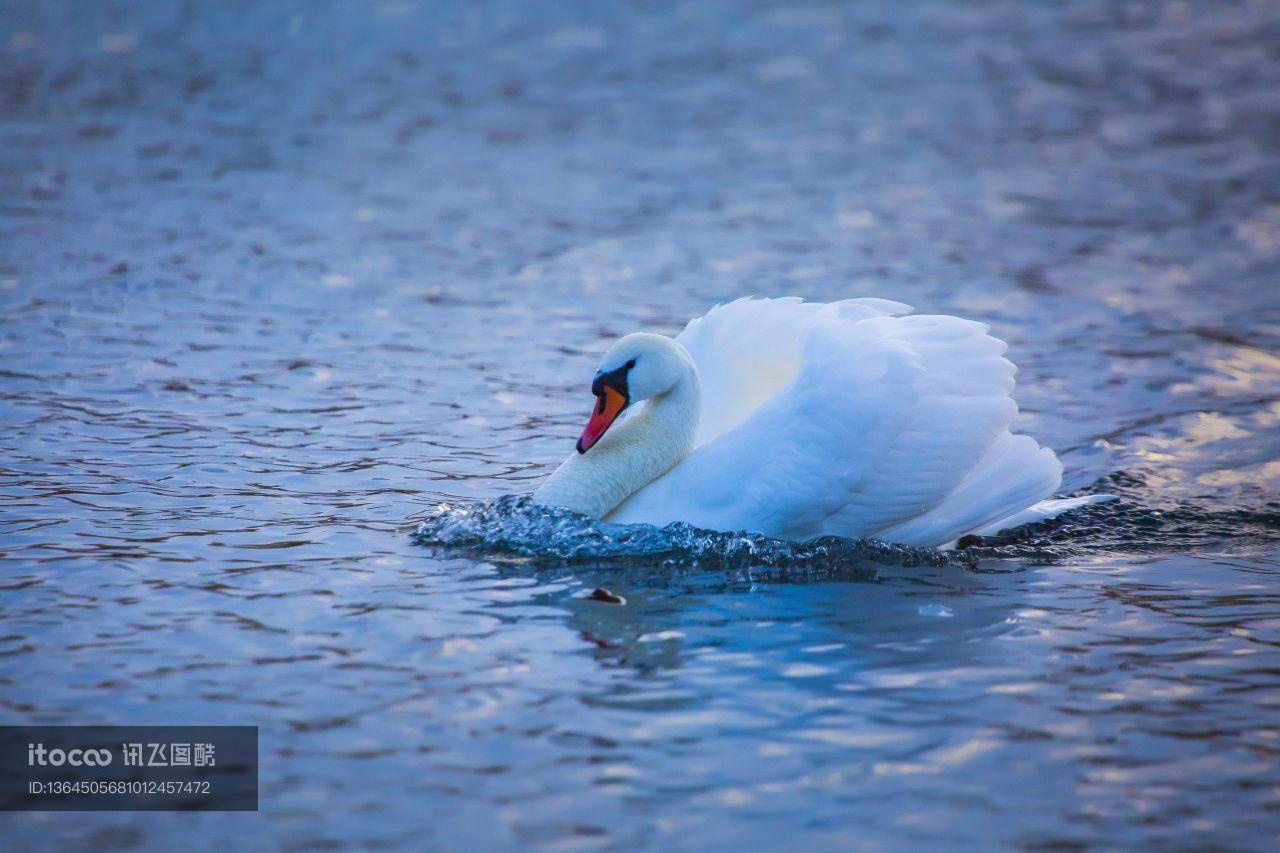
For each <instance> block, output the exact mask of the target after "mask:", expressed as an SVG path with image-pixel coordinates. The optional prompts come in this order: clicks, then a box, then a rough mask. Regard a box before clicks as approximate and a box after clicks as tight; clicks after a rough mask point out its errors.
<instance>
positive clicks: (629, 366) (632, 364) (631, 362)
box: [627, 358, 636, 370]
mask: <svg viewBox="0 0 1280 853" xmlns="http://www.w3.org/2000/svg"><path fill="white" fill-rule="evenodd" d="M635 366H636V360H635V359H634V358H633V359H631V360H630V361H628V362H627V369H628V370H630V369H631V368H633V367H635Z"/></svg>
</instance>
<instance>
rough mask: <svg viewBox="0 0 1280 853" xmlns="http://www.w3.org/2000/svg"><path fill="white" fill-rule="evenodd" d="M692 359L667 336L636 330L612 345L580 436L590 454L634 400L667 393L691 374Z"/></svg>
mask: <svg viewBox="0 0 1280 853" xmlns="http://www.w3.org/2000/svg"><path fill="white" fill-rule="evenodd" d="M691 367H692V360H691V359H690V358H689V353H688V352H686V351H685V349H684V347H682V346H680V344H678V343H676V342H675V341H674V340H672V339H671V338H668V337H667V336H666V335H655V334H652V333H650V332H636V333H634V334H630V335H627V336H626V337H624V338H620V339H619V340H618V342H617V343H616V344H614V345H613V346H611V347H609V351H608V352H606V353H605V354H604V358H603V359H601V361H600V369H599V370H597V371H596V375H595V379H593V380H592V382H591V393H592V394H595V395H596V407H595V409H594V410H593V411H592V413H591V419H590V420H589V421H587V426H586V429H584V430H583V431H582V436H581V437H580V438H579V439H578V452H579V453H586V452H587V451H588V450H590V449H591V448H592V446H593V445H594V444H595V443H596V442H597V441H599V440H600V438H601V437H602V436H603V435H604V434H605V432H606V431H607V430H608V429H609V427H610V426H612V425H613V422H614V421H615V420H617V418H618V415H620V414H622V412H623V410H624V409H626V408H627V406H630V405H631V404H632V403H638V402H640V401H641V400H647V399H649V398H650V397H657V396H659V395H661V394H665V393H667V392H668V391H670V390H671V389H672V388H674V387H675V386H676V385H677V384H678V383H679V382H680V381H681V380H682V379H684V377H685V376H686V375H687V374H688V373H689V371H690V369H691Z"/></svg>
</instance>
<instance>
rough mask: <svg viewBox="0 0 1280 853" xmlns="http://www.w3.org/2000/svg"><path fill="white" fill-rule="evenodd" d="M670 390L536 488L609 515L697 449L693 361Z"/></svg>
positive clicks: (556, 502)
mask: <svg viewBox="0 0 1280 853" xmlns="http://www.w3.org/2000/svg"><path fill="white" fill-rule="evenodd" d="M687 366H688V371H687V373H686V374H685V375H684V376H683V377H682V378H681V379H680V380H679V381H678V382H676V384H675V385H674V386H673V387H672V388H671V390H670V391H667V392H666V393H665V394H659V395H657V396H656V397H652V398H650V399H649V400H647V401H646V402H645V403H644V408H642V409H641V410H640V411H638V412H635V413H634V414H632V415H631V416H630V417H628V418H626V419H625V420H623V421H622V422H621V423H618V424H617V425H615V426H614V427H613V429H611V430H610V431H609V432H608V433H606V434H605V436H604V438H602V439H600V441H599V442H597V444H596V445H595V447H593V448H591V449H590V450H588V451H587V452H586V453H581V454H579V453H574V454H572V455H571V456H570V457H569V458H568V459H566V460H565V461H564V462H562V463H561V464H560V467H559V468H557V469H556V470H555V472H554V473H553V474H552V475H551V476H550V477H548V478H547V480H546V482H544V483H543V484H542V485H541V486H539V487H538V489H537V490H536V491H535V492H534V493H533V499H534V500H535V501H537V502H538V503H541V504H544V505H547V506H562V507H566V508H568V509H571V510H573V511H574V512H580V513H582V514H583V515H589V516H591V517H593V518H604V517H605V516H606V515H608V514H609V513H610V512H611V511H613V510H614V509H615V508H616V507H617V506H618V505H619V504H621V503H622V502H623V501H624V500H626V499H627V498H629V497H631V495H632V494H634V493H635V492H637V491H639V490H640V489H642V488H644V487H645V486H647V485H648V484H649V483H651V482H653V481H654V480H656V479H657V478H658V477H661V476H662V475H663V474H665V473H667V472H668V471H670V470H671V469H672V468H674V467H675V466H676V465H677V464H679V463H680V461H681V460H683V459H684V458H685V457H686V456H688V455H689V453H690V451H692V450H693V435H694V432H695V431H696V430H697V428H698V417H699V415H700V413H701V408H702V385H701V382H700V381H699V379H698V370H697V368H696V367H694V365H693V363H692V361H689V363H688V365H687Z"/></svg>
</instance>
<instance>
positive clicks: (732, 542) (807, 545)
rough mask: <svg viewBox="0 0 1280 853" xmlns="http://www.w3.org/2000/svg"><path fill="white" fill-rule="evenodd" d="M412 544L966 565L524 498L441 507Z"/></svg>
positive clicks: (954, 557) (864, 545)
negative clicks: (607, 516)
mask: <svg viewBox="0 0 1280 853" xmlns="http://www.w3.org/2000/svg"><path fill="white" fill-rule="evenodd" d="M414 540H415V541H416V542H418V543H419V544H421V545H428V546H433V547H439V548H447V549H450V550H454V551H460V552H464V553H468V554H476V555H480V556H484V557H486V558H494V557H496V558H499V559H502V558H512V557H514V558H523V559H525V560H528V561H531V562H535V563H539V564H543V565H565V564H570V563H591V562H601V561H609V562H644V563H646V564H650V565H653V564H657V565H661V566H697V567H701V568H714V569H746V568H782V569H796V568H801V569H815V570H827V571H830V570H847V569H853V568H859V567H866V566H868V565H869V564H878V565H890V566H945V565H963V566H968V565H971V564H972V563H973V558H972V557H971V556H970V555H969V554H967V553H965V552H963V551H941V550H938V549H936V548H911V547H907V546H905V545H891V544H889V543H886V542H880V541H877V540H873V539H846V538H843V537H840V536H823V537H820V538H817V539H811V540H809V541H807V542H787V541H784V540H780V539H770V538H769V537H767V536H761V535H759V534H755V533H721V532H718V531H714V530H702V529H699V528H697V527H693V526H692V525H688V524H681V523H676V524H669V525H667V526H666V527H661V528H659V527H654V526H652V525H649V524H611V523H609V522H605V521H597V520H595V519H591V518H588V517H586V516H585V515H579V514H578V513H575V512H570V511H569V510H565V509H560V508H557V507H545V506H541V505H539V504H536V503H534V502H533V500H532V499H530V498H528V497H524V496H515V495H507V496H505V497H501V498H498V499H497V500H494V501H484V502H477V503H458V504H452V503H441V504H438V505H437V506H436V507H434V508H433V509H432V510H430V512H429V513H428V515H427V517H426V518H425V519H424V520H423V521H422V522H421V523H420V524H419V525H418V529H417V531H416V532H415V533H414Z"/></svg>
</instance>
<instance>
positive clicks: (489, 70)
mask: <svg viewBox="0 0 1280 853" xmlns="http://www.w3.org/2000/svg"><path fill="white" fill-rule="evenodd" d="M605 5H606V4H590V3H558V4H526V3H516V2H511V3H507V2H500V3H483V4H457V5H456V6H450V7H447V8H442V7H440V6H438V5H437V4H417V3H413V2H381V3H370V4H339V3H333V4H315V3H302V2H297V3H271V4H251V3H247V2H243V3H240V2H237V3H222V4H208V3H205V4H191V5H183V4H175V3H165V2H139V3H131V4H116V3H102V4H88V5H85V4H78V3H71V2H53V3H43V2H35V0H29V2H28V1H27V0H0V105H2V106H0V448H2V451H3V452H2V454H0V552H2V553H0V569H2V578H0V585H2V586H3V590H0V722H6V723H44V724H72V723H116V724H144V723H156V724H160V723H196V722H200V723H210V724H253V725H257V726H259V727H260V729H261V733H262V734H261V744H262V747H261V757H262V777H261V778H262V798H261V801H262V811H261V812H260V813H258V814H250V815H178V814H71V813H63V814H58V815H53V816H46V815H39V814H35V815H7V816H4V817H3V818H0V830H2V831H3V834H4V837H5V839H6V843H8V844H11V845H13V846H15V847H17V846H20V845H21V846H28V847H29V846H41V845H45V844H57V845H58V846H59V847H61V848H63V849H103V848H112V847H129V846H142V847H163V846H170V845H172V844H173V843H174V842H176V841H178V840H179V839H181V840H182V841H183V842H184V843H188V844H190V843H194V844H195V845H196V846H199V847H213V846H220V845H221V846H225V845H230V844H235V846H236V847H244V846H258V845H260V846H264V847H284V848H289V849H312V848H318V847H329V846H334V845H340V844H347V845H368V846H376V845H403V844H408V845H414V846H419V845H426V846H433V847H444V848H449V849H468V848H469V849H488V848H495V847H500V846H507V845H511V844H516V843H522V844H529V845H545V846H547V847H553V848H569V847H573V848H589V849H601V848H605V849H616V848H632V847H652V848H655V849H667V848H672V847H675V848H692V847H703V848H705V847H713V846H715V847H718V846H720V845H728V844H731V843H733V844H737V845H741V844H742V843H743V842H744V841H749V842H750V843H751V844H752V845H753V846H759V847H762V848H769V849H779V848H792V849H794V847H795V846H796V845H797V844H804V845H806V846H810V847H814V848H819V849H821V848H842V849H843V848H847V847H848V846H849V845H850V844H859V845H865V846H867V847H870V848H890V847H892V848H897V847H902V846H906V845H920V846H927V847H929V848H930V849H933V848H938V847H952V846H973V845H978V844H981V845H983V846H992V845H994V844H1002V845H1009V846H1017V847H1039V846H1054V845H1056V846H1069V845H1085V846H1122V847H1138V846H1169V845H1175V846H1192V847H1203V846H1208V845H1217V846H1221V847H1232V848H1259V849H1261V848H1269V847H1273V846H1274V845H1275V844H1276V843H1277V842H1278V841H1280V588H1278V587H1277V582H1278V581H1280V503H1278V501H1280V461H1278V460H1280V356H1277V351H1280V296H1278V295H1277V293H1278V292H1280V289H1278V288H1277V286H1276V285H1277V280H1280V52H1278V51H1277V44H1280V14H1277V13H1276V11H1275V10H1274V9H1273V8H1271V7H1269V6H1267V5H1266V4H1261V3H1242V4H1213V5H1211V6H1210V5H1199V4H1196V3H1189V4H1188V3H1173V4H1163V5H1155V4H1150V5H1148V4H1133V3H1116V4H1113V3H1105V2H1083V3H1075V4H1071V5H1070V7H1069V8H1040V7H1039V6H1035V5H1033V4H1023V3H1013V2H986V3H978V4H966V5H960V4H954V5H953V4H944V3H931V4H910V5H909V6H903V5H900V4H889V3H885V4H875V3H870V4H857V5H856V6H851V7H849V8H846V7H845V6H843V5H830V6H828V5H811V6H806V7H803V8H797V7H794V6H793V5H791V4H781V3H779V4H770V3H746V4H739V3H734V4H729V3H720V2H698V3H689V4H679V3H659V4H634V5H614V4H608V8H604V6H605ZM752 293H755V294H761V295H784V294H793V295H803V296H807V297H809V298H813V299H818V300H828V299H836V298H845V297H853V296H883V297H888V298H892V299H897V300H901V301H904V302H907V303H910V304H913V305H915V306H917V308H919V309H920V310H922V311H927V312H946V313H959V314H963V315H965V316H970V317H974V318H977V319H981V320H983V321H985V322H988V323H990V324H991V325H992V328H993V331H994V333H995V334H996V335H998V336H1000V337H1002V338H1004V339H1006V340H1008V341H1009V342H1010V344H1011V349H1010V355H1011V357H1012V358H1013V360H1014V361H1016V362H1017V363H1018V364H1019V366H1020V372H1019V375H1018V380H1019V381H1018V390H1017V397H1018V400H1019V402H1020V403H1021V405H1022V409H1023V414H1022V417H1021V419H1020V422H1019V427H1020V428H1021V429H1022V430H1024V431H1027V432H1030V433H1032V434H1033V435H1035V436H1037V437H1038V438H1039V439H1041V441H1042V442H1044V443H1045V444H1048V445H1049V446H1052V447H1054V448H1055V449H1057V450H1058V452H1059V453H1060V454H1061V456H1062V458H1063V461H1064V463H1065V464H1066V467H1067V471H1068V473H1067V482H1066V483H1065V485H1064V489H1065V490H1068V491H1073V490H1078V489H1088V488H1094V489H1105V490H1107V491H1112V492H1115V493H1117V494H1120V495H1121V498H1122V500H1121V501H1119V502H1117V504H1116V505H1115V506H1114V507H1113V508H1112V509H1108V510H1105V511H1104V510H1102V509H1101V508H1099V510H1098V511H1097V512H1093V513H1089V514H1086V515H1085V516H1083V517H1081V518H1079V519H1077V520H1075V521H1073V522H1070V523H1068V524H1065V525H1059V526H1053V525H1049V526H1046V527H1043V528H1037V529H1036V530H1033V531H1031V532H1029V533H1027V534H1026V535H1025V536H1023V537H1021V538H1019V539H1018V540H1017V541H1011V542H1005V543H997V544H990V545H988V546H987V547H986V549H985V550H983V551H982V556H981V559H980V560H979V562H978V563H977V565H976V566H972V565H963V564H946V565H933V564H930V563H929V562H928V561H924V562H914V563H913V564H910V565H907V564H903V562H902V561H894V560H892V559H883V560H880V561H878V560H876V559H866V560H863V559H858V560H851V561H849V562H848V563H847V564H842V565H840V566H836V567H834V568H833V567H826V568H823V569H822V570H815V569H806V568H805V567H803V566H799V567H794V566H793V567H784V568H782V569H777V568H771V569H768V570H763V569H762V570H755V569H753V568H752V567H750V566H745V567H744V566H733V567H729V568H725V567H715V566H706V565H688V564H676V565H671V564H664V562H665V561H663V560H654V561H651V562H647V563H646V562H645V561H644V560H638V561H637V560H613V559H600V560H594V561H591V560H588V561H577V562H572V563H568V564H558V565H547V564H545V563H541V562H538V561H530V560H521V559H512V558H511V555H509V554H508V555H496V554H492V555H485V554H483V553H477V552H476V551H475V549H472V550H471V551H467V552H451V551H448V550H442V549H439V548H428V547H424V546H422V545H419V544H415V542H414V541H413V539H412V537H411V534H412V532H413V530H414V529H415V527H416V525H417V523H418V522H419V521H420V520H421V519H423V518H426V517H428V516H429V515H430V514H431V513H432V512H435V511H437V510H436V508H437V507H439V506H440V505H441V504H446V505H451V506H452V505H465V504H468V503H470V502H476V501H486V500H493V499H496V498H499V497H501V496H502V495H506V494H513V493H527V492H528V491H530V490H531V489H532V487H533V485H534V484H535V483H536V482H537V481H538V480H539V478H541V477H543V476H545V475H546V474H547V473H548V472H549V470H550V469H551V467H552V466H553V465H554V464H556V462H558V460H559V459H560V458H561V457H562V455H563V454H565V453H567V452H569V451H570V450H571V447H572V441H573V439H574V437H575V436H576V434H577V432H578V431H579V429H580V428H581V424H582V422H583V420H584V418H585V417H586V415H587V413H588V410H589V408H590V405H591V398H590V396H589V393H588V383H589V379H590V375H591V372H592V371H593V370H594V367H595V362H596V359H597V358H598V356H599V353H600V352H601V351H602V350H603V349H604V347H605V346H606V345H607V343H608V342H609V341H610V340H612V339H613V338H614V337H616V336H617V335H620V334H622V333H625V332H628V331H632V330H635V329H651V330H656V331H662V332H667V333H674V332H676V331H678V330H679V329H680V328H681V327H682V326H683V324H684V322H685V321H686V320H687V319H688V318H689V317H691V316H696V315H699V314H701V313H703V312H704V311H706V310H707V309H708V308H709V307H710V306H711V305H713V304H715V303H716V302H717V301H721V300H725V299H731V298H735V297H738V296H742V295H746V294H752ZM598 586H603V587H607V588H609V589H611V590H613V591H615V592H617V593H619V594H620V595H622V596H624V597H625V598H626V599H627V603H626V605H625V606H617V605H609V604H605V603H601V602H597V601H590V600H586V599H584V598H583V597H582V596H583V595H584V593H586V592H589V591H590V590H591V589H593V588H595V587H598ZM192 839H194V841H193V840H192Z"/></svg>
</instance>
